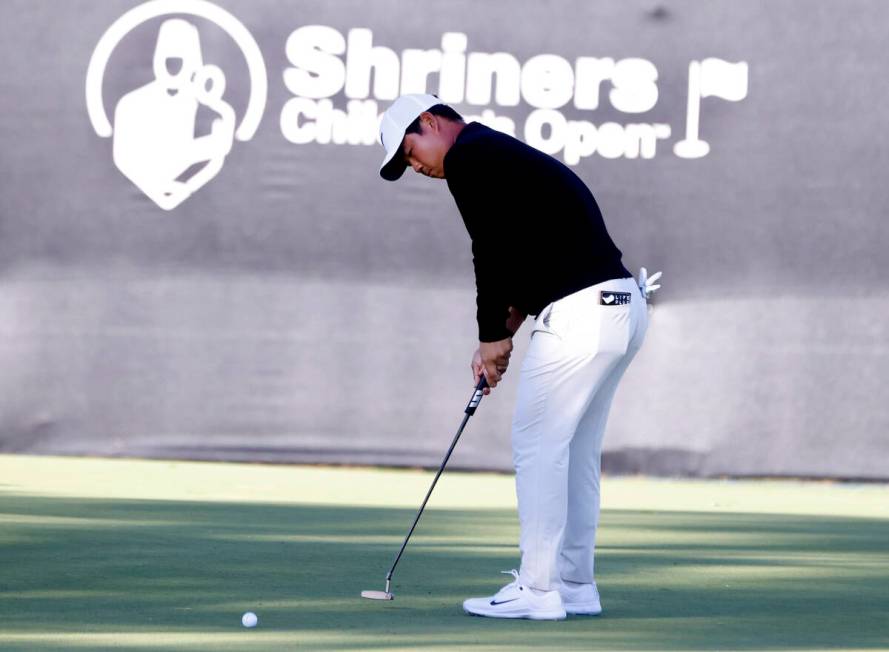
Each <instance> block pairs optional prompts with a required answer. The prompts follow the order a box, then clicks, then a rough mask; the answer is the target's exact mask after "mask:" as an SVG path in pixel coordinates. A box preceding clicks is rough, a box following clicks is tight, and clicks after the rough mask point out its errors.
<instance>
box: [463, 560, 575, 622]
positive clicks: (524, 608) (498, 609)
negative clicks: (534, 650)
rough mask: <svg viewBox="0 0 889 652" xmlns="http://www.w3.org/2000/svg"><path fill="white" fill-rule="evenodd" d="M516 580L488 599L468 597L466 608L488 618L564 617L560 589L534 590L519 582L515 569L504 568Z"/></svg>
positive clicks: (556, 618)
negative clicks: (507, 569)
mask: <svg viewBox="0 0 889 652" xmlns="http://www.w3.org/2000/svg"><path fill="white" fill-rule="evenodd" d="M503 572H504V573H506V574H507V575H512V576H513V577H514V578H515V579H514V580H513V581H512V582H510V583H509V584H507V585H506V586H504V587H503V588H502V589H500V590H499V591H498V592H497V593H496V595H493V596H491V597H489V598H469V599H468V600H465V601H464V602H463V610H464V611H465V612H466V613H468V614H471V615H473V616H487V617H489V618H529V619H531V620H562V619H563V618H565V616H566V614H565V608H564V607H563V606H562V598H561V597H560V596H559V592H558V591H534V590H532V589H531V588H529V587H527V586H524V585H523V584H521V582H519V573H518V571H516V570H511V571H503Z"/></svg>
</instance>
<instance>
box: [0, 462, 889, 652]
mask: <svg viewBox="0 0 889 652" xmlns="http://www.w3.org/2000/svg"><path fill="white" fill-rule="evenodd" d="M430 478H431V475H430V474H426V473H420V472H411V471H374V470H364V469H323V468H320V469H319V468H311V467H271V466H256V465H254V466H250V465H234V464H227V465H226V464H196V463H172V462H143V461H128V460H85V459H63V458H40V457H24V456H21V457H20V456H0V649H2V650H4V651H5V650H88V649H89V650H100V649H126V650H161V649H163V650H179V649H182V650H208V651H209V650H214V651H215V650H264V651H265V650H284V649H288V650H289V649H305V650H312V649H316V650H341V649H369V650H375V649H379V650H396V649H403V650H409V649H425V648H430V649H436V650H445V649H485V650H516V649H519V650H525V649H527V650H530V649H536V648H541V649H578V650H580V649H583V650H712V649H721V650H727V649H738V650H766V649H768V650H816V649H824V650H840V649H842V650H852V649H867V650H876V649H887V648H889V488H887V487H886V486H877V485H870V486H866V485H834V484H830V483H785V482H722V481H711V482H689V481H684V482H674V481H665V480H640V479H624V478H606V479H605V480H604V481H603V487H604V491H605V495H604V505H605V510H604V511H603V515H602V523H601V529H600V537H599V552H598V557H597V564H598V571H597V573H598V578H599V585H600V590H601V592H602V599H603V605H604V608H605V614H604V615H603V616H602V617H599V618H571V619H569V620H567V621H563V622H558V623H551V622H527V621H512V622H510V621H497V620H489V619H482V618H471V617H467V616H465V615H464V614H463V613H462V611H461V609H460V606H459V605H460V602H461V601H462V599H463V598H465V597H467V596H470V595H484V594H487V593H491V592H493V591H494V590H496V589H497V588H498V587H499V586H500V585H501V584H502V583H504V582H505V581H506V579H507V578H506V576H504V575H499V574H498V571H500V570H506V569H510V568H513V567H514V566H516V565H517V550H516V544H515V542H516V539H517V523H516V518H515V514H514V511H513V504H512V503H513V501H514V498H513V493H512V488H511V480H510V478H508V477H504V476H496V475H470V474H449V475H446V476H445V477H444V479H443V480H442V483H441V484H440V493H439V494H437V495H436V496H434V497H433V500H432V502H431V503H430V508H429V510H428V511H427V513H426V515H425V516H424V519H423V521H422V522H421V524H420V526H419V528H418V530H417V532H416V534H415V535H414V539H413V540H412V543H411V544H410V546H409V547H408V551H407V553H406V555H405V557H404V559H403V560H402V562H401V565H400V566H399V569H398V572H397V573H396V579H395V583H394V592H395V594H396V599H395V601H394V602H391V603H381V602H372V601H368V600H362V599H360V598H359V597H358V594H359V592H360V591H361V590H362V589H382V588H383V578H384V576H385V572H386V569H387V568H388V566H389V564H390V563H391V560H392V556H393V555H394V553H395V552H396V551H397V548H398V546H399V545H400V543H401V539H402V537H403V536H404V534H405V531H406V529H407V527H408V525H409V524H410V519H411V518H412V517H413V514H414V510H415V508H416V504H417V502H418V501H419V500H420V499H421V498H422V496H423V493H424V492H425V488H426V486H427V484H428V481H429V480H430ZM387 505H389V506H387ZM247 610H252V611H255V612H256V613H257V614H258V615H259V618H260V625H259V627H258V628H256V629H254V630H247V629H244V628H242V627H241V625H240V615H241V613H243V612H244V611H247Z"/></svg>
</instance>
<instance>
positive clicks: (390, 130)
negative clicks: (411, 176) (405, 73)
mask: <svg viewBox="0 0 889 652" xmlns="http://www.w3.org/2000/svg"><path fill="white" fill-rule="evenodd" d="M441 103H442V102H441V100H440V99H438V98H437V97H435V95H427V94H425V93H418V94H414V95H402V96H401V97H399V98H398V99H397V100H395V101H394V102H392V105H391V106H390V107H389V108H388V109H386V112H385V113H384V114H383V119H382V120H381V121H380V144H381V145H382V146H383V147H384V148H385V149H386V158H384V159H383V164H382V165H381V166H380V176H381V177H383V178H384V179H385V180H386V181H395V180H396V179H398V178H399V177H401V175H402V174H404V170H405V168H406V167H407V163H405V161H404V159H403V158H401V143H402V141H403V140H404V132H405V130H406V129H407V128H408V127H409V126H410V125H411V123H412V122H413V121H414V120H416V119H417V117H418V116H419V115H420V114H421V113H423V111H427V110H428V109H429V108H431V107H433V106H435V105H436V104H441Z"/></svg>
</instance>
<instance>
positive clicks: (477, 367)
mask: <svg viewBox="0 0 889 652" xmlns="http://www.w3.org/2000/svg"><path fill="white" fill-rule="evenodd" d="M469 366H470V367H472V382H473V384H475V385H478V381H480V380H481V379H482V375H483V374H484V373H485V372H484V369H485V368H484V366H482V354H481V351H480V350H479V349H476V350H475V353H473V354H472V362H471V363H470V365H469ZM484 392H485V396H487V395H488V394H490V393H491V388H490V387H485V389H484Z"/></svg>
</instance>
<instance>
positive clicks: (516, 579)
mask: <svg viewBox="0 0 889 652" xmlns="http://www.w3.org/2000/svg"><path fill="white" fill-rule="evenodd" d="M500 574H501V575H512V577H513V580H512V582H510V583H509V584H507V586H512V585H513V584H518V583H519V572H518V571H517V570H516V569H515V568H512V569H510V570H508V571H500ZM503 588H506V587H503Z"/></svg>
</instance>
